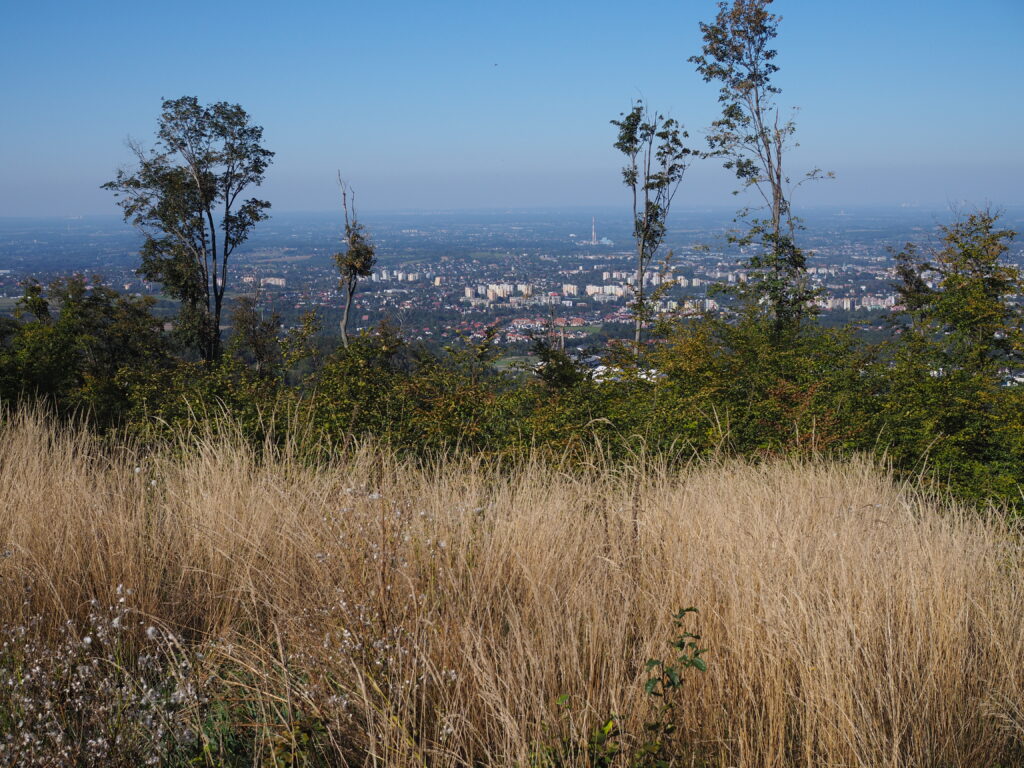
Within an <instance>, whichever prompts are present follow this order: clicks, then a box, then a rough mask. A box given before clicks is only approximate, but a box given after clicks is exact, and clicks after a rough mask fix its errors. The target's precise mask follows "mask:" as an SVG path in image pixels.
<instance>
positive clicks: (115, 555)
mask: <svg viewBox="0 0 1024 768" xmlns="http://www.w3.org/2000/svg"><path fill="white" fill-rule="evenodd" d="M0 531H2V537H3V542H2V548H3V550H4V552H3V559H2V560H0V611H2V626H3V630H2V631H3V634H4V638H3V646H2V671H0V675H2V678H3V682H4V685H3V687H2V688H0V726H2V727H0V732H2V733H3V736H2V750H3V751H2V755H3V761H4V763H3V764H6V765H47V766H51V765H97V766H99V765H103V766H118V765H124V766H134V765H144V764H153V765H195V764H198V765H211V766H212V765H238V766H241V765H342V766H344V765H349V766H410V767H411V766H453V767H455V766H570V765H572V766H596V765H608V766H615V765H622V766H632V765H655V764H656V763H654V762H647V763H644V762H642V759H641V758H638V757H636V754H637V751H638V750H641V748H642V747H643V746H644V745H645V744H647V745H648V746H650V742H651V736H650V733H651V729H645V724H649V723H657V722H658V720H659V717H660V715H659V713H661V712H665V711H668V712H669V714H670V715H671V720H672V722H671V724H670V725H671V726H674V728H672V727H664V726H666V725H668V724H666V723H664V722H662V724H661V725H662V728H661V730H660V731H658V734H660V735H659V746H658V750H659V754H660V755H661V756H662V757H664V759H666V760H667V762H665V763H664V764H665V765H707V766H723V767H724V766H750V767H753V766H758V767H761V766H808V767H810V766H840V765H842V766H892V767H893V768H896V767H897V766H988V767H992V766H997V765H1013V764H1020V761H1021V760H1022V759H1024V752H1022V739H1024V614H1022V611H1021V608H1022V605H1024V601H1022V587H1021V554H1022V547H1021V541H1020V539H1019V537H1018V536H1017V535H1016V533H1015V532H1014V531H1013V530H1012V529H1011V526H1009V525H1008V523H1007V522H1006V520H1005V519H1003V518H1001V517H1000V516H999V515H998V514H996V513H994V512H993V513H992V514H990V515H988V516H986V515H982V514H980V513H979V512H977V511H976V510H975V511H968V510H966V509H961V508H959V507H957V506H956V505H955V504H954V503H952V502H949V501H946V500H944V499H943V498H942V497H940V496H937V495H934V494H932V493H930V492H928V491H927V489H925V488H922V487H919V486H918V485H915V484H914V483H907V482H903V483H897V482H895V481H894V480H893V479H892V477H891V476H890V475H889V474H888V473H887V472H886V471H885V469H884V468H881V467H879V466H878V465H876V464H874V463H871V462H870V461H867V460H848V461H843V462H830V461H824V460H822V461H800V462H797V461H787V460H768V461H764V462H762V463H758V464H754V463H748V462H743V461H734V460H720V461H718V460H709V461H703V462H693V463H690V464H689V465H687V466H685V467H683V468H681V469H680V468H674V469H673V468H671V467H670V466H669V465H668V463H666V462H664V461H661V460H659V459H658V458H657V457H650V456H643V455H637V456H636V457H635V459H634V460H633V461H632V462H631V463H630V462H627V463H626V464H621V463H619V464H614V465H612V464H607V463H605V462H603V461H602V460H601V459H600V457H599V456H598V455H596V454H595V455H594V456H592V457H591V460H590V461H589V463H587V462H584V463H582V464H581V463H578V462H577V463H575V464H573V465H572V467H571V468H570V467H569V466H568V465H566V466H559V465H558V464H557V463H554V462H551V461H546V462H542V461H540V460H539V459H535V460H529V459H527V460H522V461H519V462H516V463H507V464H505V465H500V466H499V465H487V464H484V463H482V462H479V461H472V460H464V461H460V460H455V459H446V460H438V461H436V462H433V463H431V462H424V461H420V462H418V463H415V464H414V463H411V462H409V461H405V460H400V459H398V458H396V456H395V455H394V454H393V453H391V452H389V451H388V450H386V449H383V448H379V447H375V446H374V445H372V444H363V445H360V446H356V447H353V448H351V449H350V450H348V451H347V452H343V453H336V454H334V455H332V456H331V457H329V458H321V459H319V460H310V459H308V458H305V457H304V455H300V454H299V452H298V451H293V450H291V449H290V448H289V446H288V445H287V444H286V445H285V446H284V447H283V448H275V449H271V448H269V447H268V448H267V449H266V450H263V451H257V450H255V449H254V448H253V447H252V445H251V443H247V442H245V441H243V440H241V439H234V438H232V436H231V435H230V434H228V435H221V436H218V437H205V438H203V437H194V436H193V437H182V438H181V439H180V440H179V441H177V442H173V441H169V442H166V443H164V444H162V445H159V446H157V447H153V446H150V447H148V448H147V449H146V450H142V449H141V448H138V447H136V446H133V445H132V443H131V442H130V441H128V440H125V439H118V438H116V437H109V436H108V437H107V438H103V439H100V438H97V437H95V436H93V435H92V434H90V433H89V432H88V431H85V430H82V429H76V428H74V427H61V426H56V425H55V424H54V423H52V422H50V421H49V420H47V419H46V418H44V417H42V416H39V415H38V413H32V412H29V411H23V412H21V413H18V414H15V415H8V416H7V417H6V418H5V419H4V421H3V423H2V426H0ZM689 606H694V607H696V608H698V609H699V612H697V613H690V614H687V615H686V616H685V617H684V619H683V621H682V624H683V626H682V627H677V626H675V625H674V624H673V615H674V614H675V613H676V611H677V610H679V609H681V608H684V607H689ZM683 631H687V632H692V633H696V634H699V635H700V636H701V638H700V641H699V646H700V648H701V649H706V651H705V653H704V655H703V659H704V660H705V661H706V664H707V670H706V671H705V672H701V671H700V670H698V669H694V668H691V669H685V670H683V674H682V676H681V681H680V682H681V684H680V687H679V688H677V689H675V690H674V691H673V692H672V693H673V695H672V697H670V699H671V700H670V701H669V703H670V704H671V707H670V708H669V709H668V710H663V709H661V707H662V706H663V703H664V701H663V700H662V699H661V698H659V697H655V696H652V695H649V694H648V693H646V692H645V682H646V680H647V679H648V677H649V676H650V674H651V673H650V672H649V671H648V670H647V668H646V665H645V663H646V662H647V660H648V659H658V660H665V661H666V662H669V661H671V659H672V658H673V657H674V655H675V654H676V653H677V652H676V651H674V650H673V648H672V647H671V645H670V641H672V640H673V639H675V638H676V637H677V636H678V635H679V634H680V633H681V632H683ZM609 723H611V725H608V724H609ZM602 726H608V727H607V728H606V731H605V732H606V734H607V736H608V738H606V739H604V740H603V741H602V739H600V738H597V737H596V731H595V729H598V730H600V729H601V727H602ZM651 760H653V758H651Z"/></svg>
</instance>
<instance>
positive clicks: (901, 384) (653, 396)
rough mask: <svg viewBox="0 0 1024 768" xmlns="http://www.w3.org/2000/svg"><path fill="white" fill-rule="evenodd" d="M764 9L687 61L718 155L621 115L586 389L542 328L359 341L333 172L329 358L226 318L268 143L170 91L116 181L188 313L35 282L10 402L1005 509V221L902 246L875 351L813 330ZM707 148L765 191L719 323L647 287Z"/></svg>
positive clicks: (974, 222) (789, 125)
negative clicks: (736, 467)
mask: <svg viewBox="0 0 1024 768" xmlns="http://www.w3.org/2000/svg"><path fill="white" fill-rule="evenodd" d="M770 5H771V0H732V1H731V2H721V3H720V4H719V7H718V13H717V15H716V16H715V18H714V19H713V20H711V21H710V22H708V23H702V24H701V25H700V27H701V33H702V40H703V45H702V49H701V51H700V53H699V54H697V55H695V56H693V57H691V59H690V61H691V62H692V63H693V64H694V66H695V69H696V72H697V74H698V75H700V76H701V77H702V78H703V79H704V80H705V81H706V82H708V83H712V84H715V85H717V87H718V89H719V90H718V101H719V103H720V105H721V112H720V116H719V117H718V118H717V119H716V120H715V121H714V123H713V124H712V125H711V126H710V129H709V130H708V132H707V141H706V146H704V147H702V148H699V149H698V148H696V147H693V146H689V145H688V144H687V143H686V142H687V141H688V139H689V136H688V134H687V132H686V131H685V130H684V128H683V126H682V125H680V124H679V123H678V122H677V121H675V120H674V119H672V118H669V117H666V116H665V115H663V114H661V113H660V112H658V111H657V110H654V109H652V108H650V107H649V106H648V105H647V104H645V103H642V102H638V103H634V104H632V105H630V109H629V110H628V111H626V112H624V113H623V114H621V115H619V117H618V118H617V119H615V120H612V124H613V126H614V127H615V129H616V135H615V141H614V146H615V148H616V149H617V150H619V152H620V153H621V155H622V157H623V160H624V165H623V169H622V180H623V182H624V185H625V187H626V188H627V191H628V194H629V199H630V201H631V206H632V207H631V210H632V216H633V223H634V225H633V237H634V244H635V254H636V259H635V276H634V280H633V284H634V294H633V295H632V296H631V298H630V307H631V310H632V314H633V319H634V328H633V334H632V339H631V340H630V342H629V343H623V344H610V345H609V346H608V348H607V350H606V351H605V357H606V362H607V363H608V366H607V368H606V370H607V371H610V372H611V373H610V374H609V375H605V376H604V377H603V378H601V379H600V380H597V379H595V377H594V376H593V375H592V373H591V372H590V370H589V369H587V368H585V367H584V366H582V365H581V364H580V363H579V362H578V361H576V360H575V359H573V358H572V357H571V356H570V355H567V354H566V353H565V352H564V350H563V349H561V347H560V345H558V344H557V343H554V341H553V340H552V339H551V338H549V337H546V336H545V337H539V338H537V339H536V340H535V344H534V352H535V354H536V355H537V357H538V358H539V360H540V363H539V365H537V366H536V367H535V368H533V369H530V370H523V371H513V372H503V373H502V372H498V371H497V370H496V369H495V368H494V366H493V365H492V363H493V361H494V359H495V358H496V357H497V355H498V350H496V348H495V346H494V344H493V334H491V335H488V336H486V337H485V338H484V339H482V340H479V341H469V340H467V341H466V343H464V344H461V345H453V346H452V347H449V348H446V349H444V350H441V351H430V350H428V349H426V348H425V347H422V346H420V345H418V344H415V343H411V342H409V341H407V340H405V339H402V338H401V337H400V335H399V334H398V333H397V332H396V331H395V329H394V328H392V327H390V326H389V325H388V324H386V323H385V324H383V325H382V326H380V327H378V328H376V329H374V330H372V331H370V332H365V333H360V334H356V335H354V336H353V335H351V334H350V333H349V329H348V325H349V323H348V320H349V309H350V307H351V304H352V301H353V298H354V296H355V295H356V293H357V291H358V287H359V283H360V280H361V279H362V278H365V277H366V276H368V275H369V274H370V272H371V271H372V269H373V266H374V261H375V246H374V244H373V242H372V236H371V234H370V233H369V232H368V231H367V229H366V228H365V226H364V225H363V224H362V222H361V221H360V220H359V218H358V216H357V213H356V207H355V194H354V191H353V190H352V188H351V187H350V186H349V185H348V184H347V183H345V182H344V181H343V179H342V178H341V176H340V174H339V177H338V182H339V188H340V196H341V203H342V212H343V225H342V227H341V231H340V234H339V239H340V243H341V248H340V250H339V252H338V253H337V254H336V255H335V262H336V265H337V267H338V274H339V289H340V292H341V295H342V297H343V301H344V305H343V307H342V320H341V323H340V328H339V331H340V339H341V346H340V347H339V348H338V349H337V350H331V351H328V352H327V353H324V351H323V350H322V349H321V348H320V346H319V345H318V344H316V343H315V337H316V335H317V333H318V331H319V330H320V329H319V321H318V319H317V317H316V316H315V315H312V314H310V315H307V316H306V317H304V319H303V321H302V323H301V325H300V327H298V328H296V329H293V330H291V331H288V332H287V333H282V332H281V330H280V323H279V319H278V318H276V317H274V316H270V317H263V316H261V315H260V314H259V312H258V310H257V308H256V304H255V301H254V299H252V298H243V299H241V300H239V301H237V302H235V304H234V307H233V309H231V311H230V316H229V317H226V316H225V312H226V311H227V308H226V306H225V291H226V290H227V288H228V286H229V284H230V282H231V271H230V266H229V265H230V259H231V257H232V255H233V254H234V252H235V251H236V250H237V248H238V247H239V246H240V245H241V244H242V243H244V242H245V241H246V239H247V238H248V236H249V235H250V233H251V232H252V230H253V229H254V227H256V226H257V225H258V224H259V223H260V222H261V221H263V220H265V219H266V218H267V217H268V212H269V209H270V203H269V202H268V201H266V200H262V199H259V198H258V197H254V196H250V193H251V190H253V189H256V188H258V187H259V185H260V184H261V182H262V181H263V179H264V177H265V174H266V172H267V169H268V167H269V165H270V163H271V162H272V159H273V152H271V151H270V150H268V149H267V148H265V147H264V146H263V132H262V128H260V127H259V126H257V125H255V124H253V122H252V120H251V118H250V116H249V115H248V114H247V113H246V112H245V110H244V109H242V108H241V107H240V106H239V105H235V104H228V103H226V102H218V103H215V104H212V105H202V104H200V103H199V101H198V100H197V99H196V98H194V97H183V98H180V99H174V100H166V101H164V102H163V105H162V111H161V114H160V117H159V120H158V129H157V133H156V143H155V145H154V146H153V147H152V148H150V149H145V148H143V147H142V146H141V145H139V144H133V145H132V152H133V155H134V157H135V161H136V164H135V167H134V168H133V169H131V170H124V171H120V172H118V173H117V175H116V177H115V179H114V180H112V181H110V182H108V183H107V184H105V185H104V187H105V188H107V189H109V190H110V191H112V192H113V193H114V194H115V196H116V201H117V204H118V205H119V206H120V208H121V210H122V213H123V215H124V218H125V220H126V221H128V222H130V223H132V224H133V225H135V226H136V227H137V228H138V229H139V230H140V231H141V233H142V234H143V244H142V247H141V249H140V265H139V268H138V273H139V274H140V275H141V276H143V277H145V278H146V279H147V280H151V281H154V282H157V283H160V284H161V285H162V286H163V289H164V292H165V293H167V294H168V295H170V296H172V297H173V298H175V299H176V300H177V301H178V302H179V307H180V309H179V312H178V315H177V316H176V318H175V319H174V322H173V329H172V330H171V331H169V332H168V331H165V330H164V324H163V322H162V321H161V320H158V319H157V318H156V317H155V316H154V314H153V312H152V301H151V300H150V299H146V298H138V297H132V296H128V295H123V294H120V293H118V292H116V291H114V290H112V289H110V288H108V287H105V286H104V285H103V284H102V282H101V281H100V280H91V281H90V280H89V279H87V278H85V277H83V276H73V277H69V278H65V279H61V280H58V281H56V282H54V283H53V284H51V285H49V286H46V287H44V286H42V285H40V284H39V283H37V282H34V281H31V280H30V281H27V282H26V283H25V284H24V295H23V296H22V298H21V300H20V301H19V303H18V309H17V312H16V317H14V318H0V399H2V400H3V401H4V402H6V403H9V404H12V405H13V406H14V407H18V406H20V405H23V404H25V403H29V402H35V401H37V400H39V399H44V400H45V401H46V402H48V403H49V404H50V406H51V407H53V408H54V409H56V410H57V411H59V412H60V413H62V414H66V415H72V414H77V415H79V416H83V417H87V418H88V419H90V420H91V421H92V423H93V424H94V425H95V426H96V427H97V428H98V429H102V430H106V429H110V428H115V427H116V428H119V429H128V430H130V431H133V432H135V433H137V434H139V435H143V436H152V435H154V434H156V433H159V432H161V431H165V430H168V429H175V428H177V427H180V426H182V425H187V424H194V423H195V422H196V420H199V421H202V422H204V423H205V424H206V425H208V426H210V425H212V426H214V427H216V426H217V425H218V424H220V423H221V422H222V421H223V418H224V416H225V414H229V415H230V418H231V420H232V421H233V423H234V424H235V425H236V426H237V425H241V427H242V428H243V429H244V430H245V431H246V432H247V433H248V434H250V435H251V436H252V437H253V439H256V440H267V439H280V437H281V436H282V435H284V434H285V433H287V432H288V431H289V430H294V429H296V428H297V426H299V425H303V426H306V427H309V429H308V430H307V432H308V434H311V435H315V441H316V442H317V444H318V445H319V446H321V447H323V446H328V447H336V446H343V445H345V444H347V443H348V442H350V441H351V440H353V439H358V438H360V437H364V436H371V435H372V436H375V437H377V438H379V439H383V440H387V441H390V442H392V443H394V444H395V445H396V446H398V447H399V448H401V449H402V450H405V451H409V452H414V453H420V454H430V453H431V452H435V451H441V450H451V449H456V448H457V449H459V450H468V451H477V452H484V453H487V454H492V455H496V456H500V455H520V454H523V453H525V452H529V451H536V450H538V449H539V450H542V451H545V452H548V453H550V454H551V455H555V456H563V457H564V456H569V455H572V454H573V452H574V451H576V450H577V449H580V448H592V447H594V446H600V447H601V449H602V450H605V451H608V452H609V453H611V454H613V455H614V454H624V453H629V452H632V451H636V450H639V449H641V448H642V449H643V450H652V451H659V452H670V453H672V454H673V455H677V456H678V457H680V458H682V459H685V458H688V457H690V456H694V455H698V456H700V455H708V454H711V453H718V452H728V453H735V454H739V455H747V456H764V455H767V454H775V453H780V452H782V453H796V454H805V453H829V454H838V455H842V454H849V453H852V452H872V453H876V454H878V455H880V456H882V457H884V459H885V460H886V461H889V462H891V463H892V465H893V466H894V467H895V468H896V469H897V470H898V471H900V472H905V473H926V474H929V475H931V476H933V477H935V478H937V479H938V480H940V481H942V482H943V483H945V484H946V485H947V486H948V487H950V488H952V489H953V490H954V491H956V492H957V493H960V494H962V495H964V496H966V497H970V498H972V499H975V500H978V501H986V500H998V501H1000V502H1002V503H1006V504H1011V505H1017V503H1018V502H1019V499H1020V490H1019V489H1020V486H1021V483H1022V482H1024V461H1021V459H1022V458H1024V445H1022V441H1021V438H1020V437H1019V436H1020V435H1021V434H1024V431H1022V429H1021V427H1022V426H1024V424H1022V421H1024V417H1022V414H1024V409H1022V408H1021V405H1022V403H1021V398H1022V391H1024V390H1022V388H1021V387H1018V386H1016V379H1015V378H1014V375H1015V373H1016V369H1017V367H1018V366H1019V365H1020V358H1021V354H1022V337H1021V312H1020V307H1019V304H1018V303H1017V300H1018V297H1019V295H1020V294H1021V293H1022V291H1021V277H1020V274H1019V272H1018V270H1017V269H1016V268H1015V267H1013V266H1011V265H1009V264H1008V263H1006V262H1005V259H1004V255H1005V253H1006V251H1007V247H1008V244H1009V242H1010V241H1011V240H1012V238H1013V237H1014V235H1015V233H1014V232H1012V231H1010V230H1007V229H1003V228H1000V225H999V220H998V215H997V214H996V213H995V212H993V211H989V210H983V211H977V212H974V213H971V214H968V215H965V216H962V217H960V218H959V219H957V220H956V221H954V222H953V223H951V224H950V225H948V226H946V227H943V228H942V229H941V232H940V237H941V244H940V246H939V247H938V248H936V249H933V250H932V251H926V250H925V249H924V248H923V247H921V246H918V245H915V244H908V245H907V246H906V247H905V248H904V249H903V250H902V251H900V252H899V253H898V254H896V255H895V260H896V265H897V266H896V283H895V287H896V290H897V293H898V296H899V299H900V303H899V306H898V307H897V308H896V310H894V312H893V313H892V314H891V316H890V318H889V321H890V324H891V329H892V331H891V334H890V336H889V338H888V339H887V340H886V341H884V342H882V343H878V344H870V343H868V342H866V341H865V340H864V339H863V338H862V337H860V336H858V335H857V334H856V333H855V332H854V331H853V330H851V329H826V328H823V327H822V326H821V325H819V324H818V323H817V322H816V319H815V312H816V302H817V299H818V298H819V297H820V292H819V290H818V289H817V288H816V287H815V286H814V285H813V284H812V282H811V281H810V280H809V278H808V274H807V267H806V255H805V253H804V251H803V250H802V249H801V248H800V246H799V233H800V221H799V218H798V217H797V216H796V215H795V213H794V208H793V203H792V200H793V193H794V191H795V190H796V189H797V188H798V187H799V186H800V185H801V184H803V183H805V182H810V181H816V180H819V179H822V178H827V177H828V176H830V175H831V174H827V173H825V172H822V171H821V170H820V169H811V170H810V171H808V172H805V173H802V174H799V175H792V174H791V172H790V170H789V168H788V165H787V161H788V151H789V148H790V146H791V144H792V142H793V139H794V135H795V130H796V128H795V123H794V121H793V119H792V118H791V117H785V116H784V115H782V113H781V110H780V108H779V106H778V105H777V96H778V94H779V93H780V89H779V88H778V87H777V85H776V84H775V75H776V73H777V72H778V66H777V65H776V64H775V59H776V51H775V50H774V49H773V48H772V45H773V40H774V39H775V38H776V36H777V33H778V24H779V21H780V19H779V17H778V16H776V15H774V14H773V13H771V11H770ZM703 160H713V161H714V160H717V161H719V162H721V163H722V164H723V165H724V166H725V167H726V168H727V169H729V170H730V171H731V172H732V173H734V174H735V177H736V180H737V183H738V185H739V188H740V190H748V191H750V192H752V193H753V196H754V198H755V199H756V200H758V201H759V202H760V203H761V205H759V206H757V207H756V208H752V209H749V210H743V211H741V212H740V213H739V215H738V217H737V218H738V221H741V222H742V223H743V229H742V231H741V232H740V233H739V234H737V235H735V236H734V237H735V240H736V241H737V242H740V243H742V244H745V245H749V246H753V247H752V248H751V249H749V250H750V251H751V253H752V255H751V256H750V257H749V258H748V260H747V262H746V264H745V266H746V270H747V272H748V274H749V279H748V281H747V282H746V283H742V284H740V285H737V286H727V287H725V286H723V287H720V289H719V290H720V291H721V296H722V305H723V308H724V311H722V312H720V313H716V314H714V315H710V314H709V315H701V316H664V315H659V314H658V313H657V312H656V311H655V310H656V307H657V306H658V303H659V302H658V300H659V298H660V292H662V291H664V290H665V288H666V287H667V286H668V285H670V284H671V283H670V281H669V280H665V281H662V282H661V283H660V285H659V287H658V288H657V289H655V290H654V291H652V292H647V291H646V289H645V287H644V286H645V276H646V275H647V274H648V272H649V271H651V270H653V269H659V270H662V271H663V272H664V273H665V274H666V275H670V267H671V259H672V254H671V252H663V249H662V245H663V242H664V239H665V234H666V222H667V218H668V214H669V210H670V208H671V204H672V201H673V198H674V196H675V194H676V191H677V190H678V188H679V186H680V184H682V183H684V180H685V174H686V171H687V169H688V168H689V167H690V165H691V164H692V163H693V162H697V161H703ZM225 321H229V324H230V326H231V329H232V333H231V335H230V337H229V338H228V339H227V340H226V342H225V341H224V340H223V338H222V330H221V329H222V327H224V326H225V325H226V324H228V323H226V322H225Z"/></svg>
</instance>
